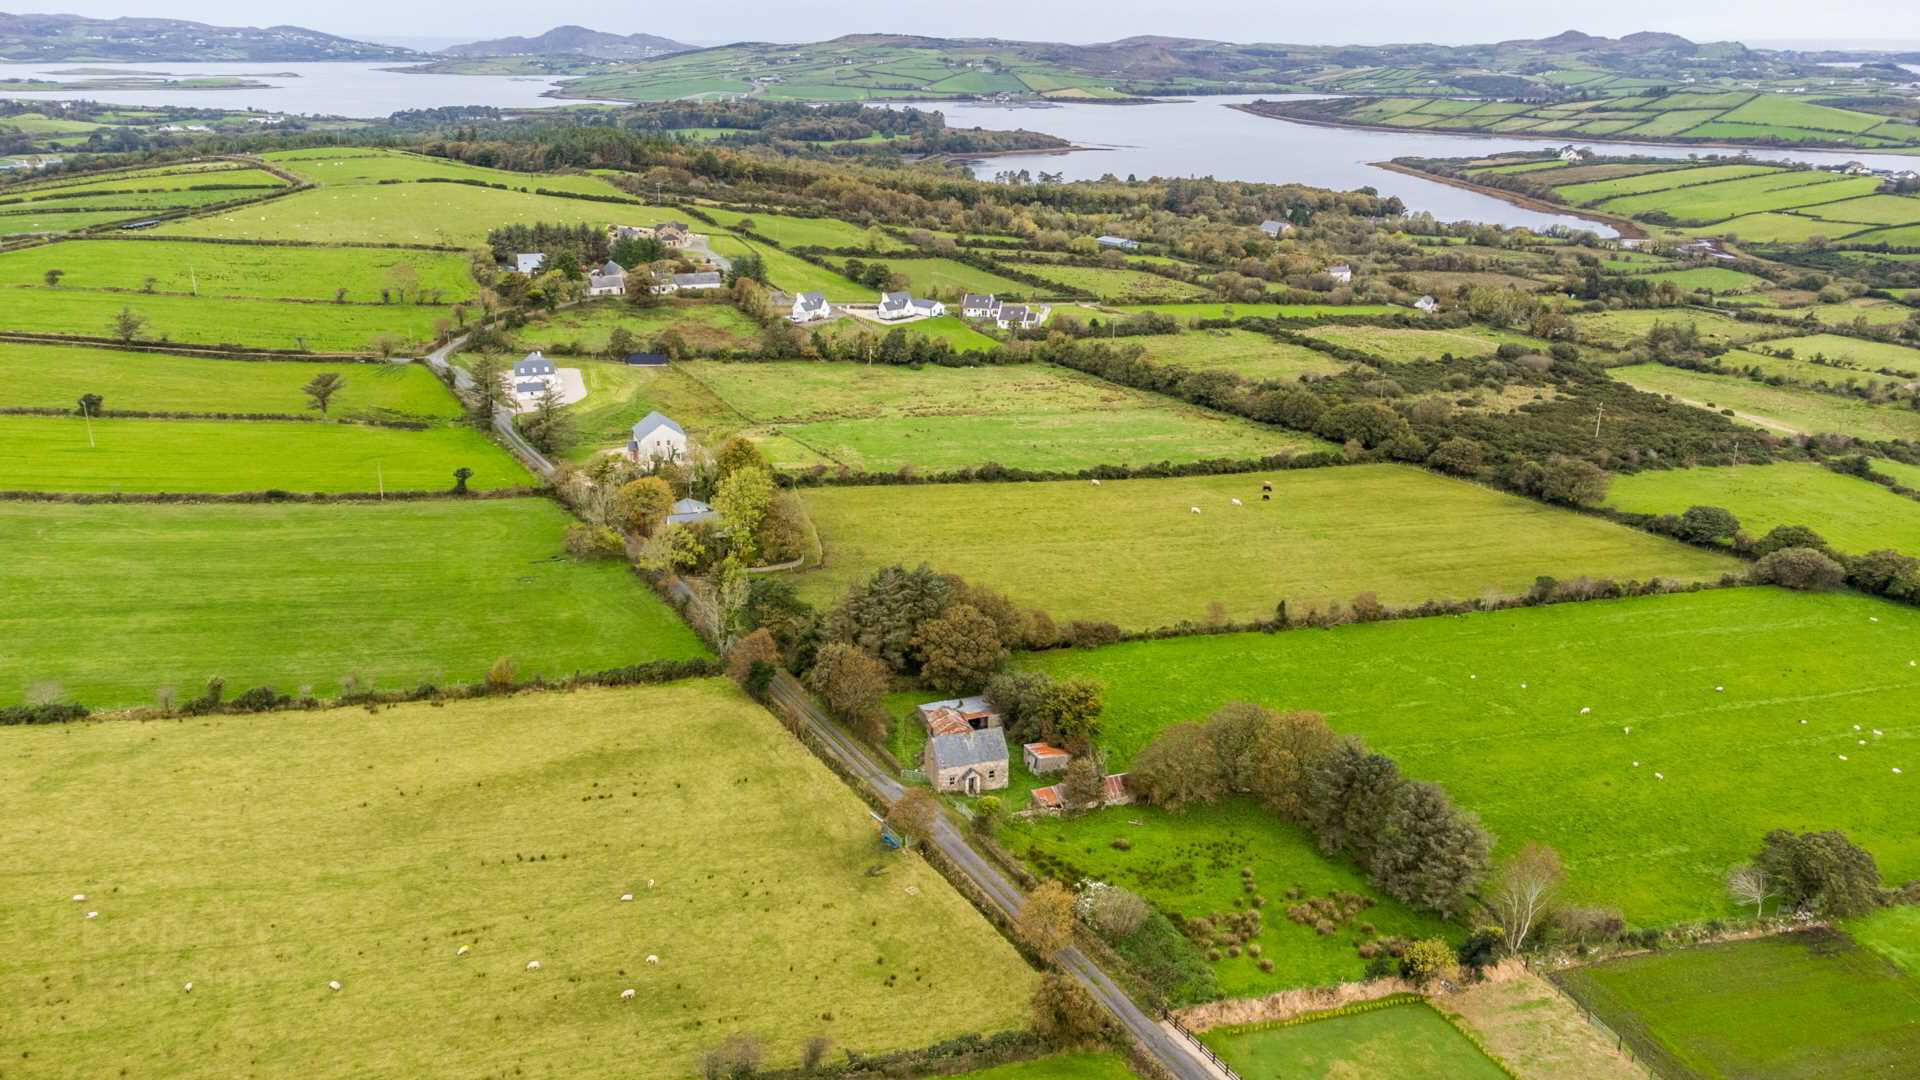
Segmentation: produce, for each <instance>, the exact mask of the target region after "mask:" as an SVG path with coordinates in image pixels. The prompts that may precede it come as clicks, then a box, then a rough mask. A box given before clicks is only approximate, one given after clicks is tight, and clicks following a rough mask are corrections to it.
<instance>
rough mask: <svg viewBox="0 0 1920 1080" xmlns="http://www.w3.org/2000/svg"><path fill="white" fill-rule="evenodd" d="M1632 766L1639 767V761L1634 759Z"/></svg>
mask: <svg viewBox="0 0 1920 1080" xmlns="http://www.w3.org/2000/svg"><path fill="white" fill-rule="evenodd" d="M1633 767H1634V768H1636V769H1637V768H1639V767H1640V763H1639V762H1637V761H1636V762H1634V763H1633Z"/></svg>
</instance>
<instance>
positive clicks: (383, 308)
mask: <svg viewBox="0 0 1920 1080" xmlns="http://www.w3.org/2000/svg"><path fill="white" fill-rule="evenodd" d="M123 308H125V309H131V310H132V311H133V312H134V314H136V315H138V316H140V317H141V318H144V319H145V320H146V323H145V324H144V325H143V326H142V327H141V328H140V331H139V333H138V334H137V335H136V340H138V341H147V342H165V341H170V342H179V343H183V344H190V345H237V346H243V347H250V348H260V349H310V350H313V351H315V352H338V353H367V352H371V351H373V346H372V344H371V343H372V342H373V340H374V339H375V338H378V337H380V336H382V335H392V336H394V337H397V338H399V339H400V340H401V341H403V342H407V343H410V344H419V343H422V342H426V341H429V340H431V339H432V338H433V337H434V335H435V333H436V325H437V324H438V323H439V321H440V320H442V319H448V322H449V323H451V321H452V320H451V319H449V318H448V314H447V309H446V308H444V307H432V306H428V305H423V304H324V303H315V302H296V301H291V300H227V299H221V298H218V297H209V296H178V295H173V294H168V293H155V294H153V295H147V294H145V293H117V292H94V291H85V290H81V289H69V288H66V287H64V286H62V287H60V288H55V289H49V288H46V287H45V286H12V287H0V330H13V331H19V332H24V333H34V334H58V335H67V336H72V337H90V338H112V337H115V336H117V335H115V333H114V329H113V321H114V319H115V318H116V317H118V315H119V313H120V311H121V309H123Z"/></svg>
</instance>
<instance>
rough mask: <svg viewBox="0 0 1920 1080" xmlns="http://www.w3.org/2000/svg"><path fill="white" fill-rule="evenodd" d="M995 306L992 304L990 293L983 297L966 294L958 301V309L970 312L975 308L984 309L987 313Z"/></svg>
mask: <svg viewBox="0 0 1920 1080" xmlns="http://www.w3.org/2000/svg"><path fill="white" fill-rule="evenodd" d="M996 306H997V305H995V304H994V302H993V294H992V293H988V294H986V295H985V296H982V295H980V294H979V293H968V294H967V295H966V296H964V297H962V298H961V300H960V308H961V310H963V311H972V310H974V309H976V308H986V309H987V310H988V311H992V310H993V309H994V307H996Z"/></svg>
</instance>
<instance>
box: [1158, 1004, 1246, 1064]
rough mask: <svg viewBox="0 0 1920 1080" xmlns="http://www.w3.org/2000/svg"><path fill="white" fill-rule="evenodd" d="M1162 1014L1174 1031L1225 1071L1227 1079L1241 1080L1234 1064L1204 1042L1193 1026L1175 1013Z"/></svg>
mask: <svg viewBox="0 0 1920 1080" xmlns="http://www.w3.org/2000/svg"><path fill="white" fill-rule="evenodd" d="M1160 1016H1161V1018H1162V1019H1164V1020H1165V1021H1166V1022H1167V1026H1169V1027H1171V1028H1173V1030H1174V1031H1176V1032H1179V1033H1180V1037H1181V1038H1183V1039H1185V1040H1187V1042H1189V1043H1191V1044H1193V1048H1194V1049H1196V1050H1198V1051H1200V1054H1201V1056H1203V1057H1205V1058H1206V1059H1207V1060H1208V1061H1210V1062H1212V1063H1213V1067H1214V1068H1216V1069H1219V1070H1220V1071H1221V1072H1222V1073H1224V1074H1225V1075H1226V1077H1227V1080H1240V1074H1239V1073H1237V1072H1234V1071H1233V1066H1231V1065H1229V1064H1227V1063H1226V1062H1224V1061H1222V1060H1220V1055H1219V1054H1216V1053H1214V1052H1213V1047H1211V1046H1208V1045H1207V1044H1206V1043H1204V1042H1201V1041H1200V1036H1199V1035H1198V1034H1196V1033H1195V1032H1194V1030H1193V1029H1192V1028H1190V1027H1188V1026H1187V1025H1185V1024H1183V1023H1181V1022H1180V1018H1179V1017H1177V1016H1175V1015H1173V1014H1172V1013H1170V1012H1163V1013H1161V1014H1160Z"/></svg>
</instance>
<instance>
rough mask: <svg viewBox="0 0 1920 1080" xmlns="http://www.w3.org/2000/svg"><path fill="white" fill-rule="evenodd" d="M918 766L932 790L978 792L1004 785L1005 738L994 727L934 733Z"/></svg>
mask: <svg viewBox="0 0 1920 1080" xmlns="http://www.w3.org/2000/svg"><path fill="white" fill-rule="evenodd" d="M920 767H921V769H922V770H923V771H924V772H925V773H926V774H927V781H928V782H929V783H931V784H932V785H933V788H934V790H935V791H959V792H964V793H966V794H968V795H978V794H980V793H981V792H983V791H998V790H999V789H1001V788H1004V787H1006V786H1007V738H1006V735H1005V733H1003V732H1002V731H1001V730H1000V729H999V728H997V727H990V728H986V729H984V730H981V731H968V732H964V733H960V732H956V733H955V734H952V735H935V736H934V737H932V738H930V739H928V740H927V748H926V750H925V751H923V752H922V753H921V755H920Z"/></svg>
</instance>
